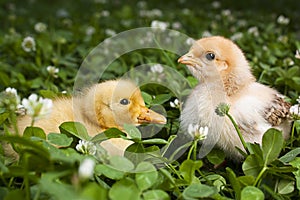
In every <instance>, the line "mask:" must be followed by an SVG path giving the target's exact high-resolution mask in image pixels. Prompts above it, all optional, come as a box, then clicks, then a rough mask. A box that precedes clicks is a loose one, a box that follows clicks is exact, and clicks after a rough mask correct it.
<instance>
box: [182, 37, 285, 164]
mask: <svg viewBox="0 0 300 200" xmlns="http://www.w3.org/2000/svg"><path fill="white" fill-rule="evenodd" d="M178 62H179V63H182V64H185V65H187V68H188V69H189V70H190V71H191V73H192V74H193V76H195V77H196V78H197V79H198V80H199V84H198V85H197V86H196V87H195V89H194V90H193V91H192V93H191V94H190V96H189V97H188V99H187V101H186V102H185V107H184V109H183V111H182V116H181V125H182V127H183V128H184V129H185V130H187V128H188V126H189V124H198V125H200V126H203V127H204V126H208V127H209V135H208V143H206V145H207V146H206V148H207V149H210V148H209V146H213V145H214V144H217V146H219V147H220V148H221V149H223V150H224V151H225V153H226V154H227V155H228V156H229V157H232V158H234V159H237V160H238V159H241V158H242V157H241V154H240V153H239V152H238V151H237V150H236V149H235V147H236V146H237V147H239V148H240V149H243V146H242V144H241V142H240V139H239V137H238V135H237V133H236V131H235V129H234V126H233V125H232V123H231V122H230V120H229V119H228V118H224V117H220V116H218V115H217V114H216V113H215V109H216V107H217V106H218V105H219V104H220V103H222V102H225V103H227V104H229V105H230V111H229V112H230V114H231V115H232V116H233V117H234V119H235V121H236V122H237V124H238V126H239V128H240V130H241V132H242V135H243V137H244V139H245V141H246V142H251V143H254V142H256V143H260V144H261V142H262V136H263V133H264V132H265V131H266V130H267V129H269V128H271V127H275V128H277V129H280V130H282V131H283V136H284V138H288V137H289V131H290V125H291V123H290V121H289V120H288V115H289V108H290V104H289V103H287V102H285V101H284V99H283V97H282V95H280V94H279V93H278V92H277V91H276V90H274V89H272V88H270V87H268V86H265V85H262V84H260V83H258V82H256V80H255V78H254V76H253V75H252V73H251V70H250V66H249V64H248V62H247V60H246V58H245V56H244V54H243V52H242V51H241V49H240V48H239V47H238V46H237V45H236V44H234V43H233V42H232V41H230V40H228V39H226V38H223V37H220V36H213V37H207V38H202V39H200V40H198V41H196V42H195V43H194V44H193V46H192V47H191V49H190V51H189V52H188V53H187V54H185V55H183V56H182V57H180V58H179V59H178ZM204 151H205V150H204ZM206 153H208V152H206Z"/></svg>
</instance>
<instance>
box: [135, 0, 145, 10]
mask: <svg viewBox="0 0 300 200" xmlns="http://www.w3.org/2000/svg"><path fill="white" fill-rule="evenodd" d="M136 5H137V7H139V8H146V7H147V2H146V1H138V2H137V4H136Z"/></svg>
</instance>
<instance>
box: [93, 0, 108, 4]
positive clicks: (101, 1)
mask: <svg viewBox="0 0 300 200" xmlns="http://www.w3.org/2000/svg"><path fill="white" fill-rule="evenodd" d="M94 2H95V3H101V4H106V3H107V0H94Z"/></svg>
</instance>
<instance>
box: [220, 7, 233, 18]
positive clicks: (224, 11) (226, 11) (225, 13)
mask: <svg viewBox="0 0 300 200" xmlns="http://www.w3.org/2000/svg"><path fill="white" fill-rule="evenodd" d="M221 14H222V15H223V16H225V17H228V16H230V15H231V11H230V10H229V9H226V10H222V12H221Z"/></svg>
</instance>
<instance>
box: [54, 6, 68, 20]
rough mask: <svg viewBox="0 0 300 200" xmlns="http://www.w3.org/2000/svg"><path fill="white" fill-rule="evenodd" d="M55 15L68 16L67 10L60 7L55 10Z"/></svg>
mask: <svg viewBox="0 0 300 200" xmlns="http://www.w3.org/2000/svg"><path fill="white" fill-rule="evenodd" d="M56 16H57V17H59V18H66V17H68V16H69V12H68V11H66V10H65V9H63V8H61V9H59V10H57V11H56Z"/></svg>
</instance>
